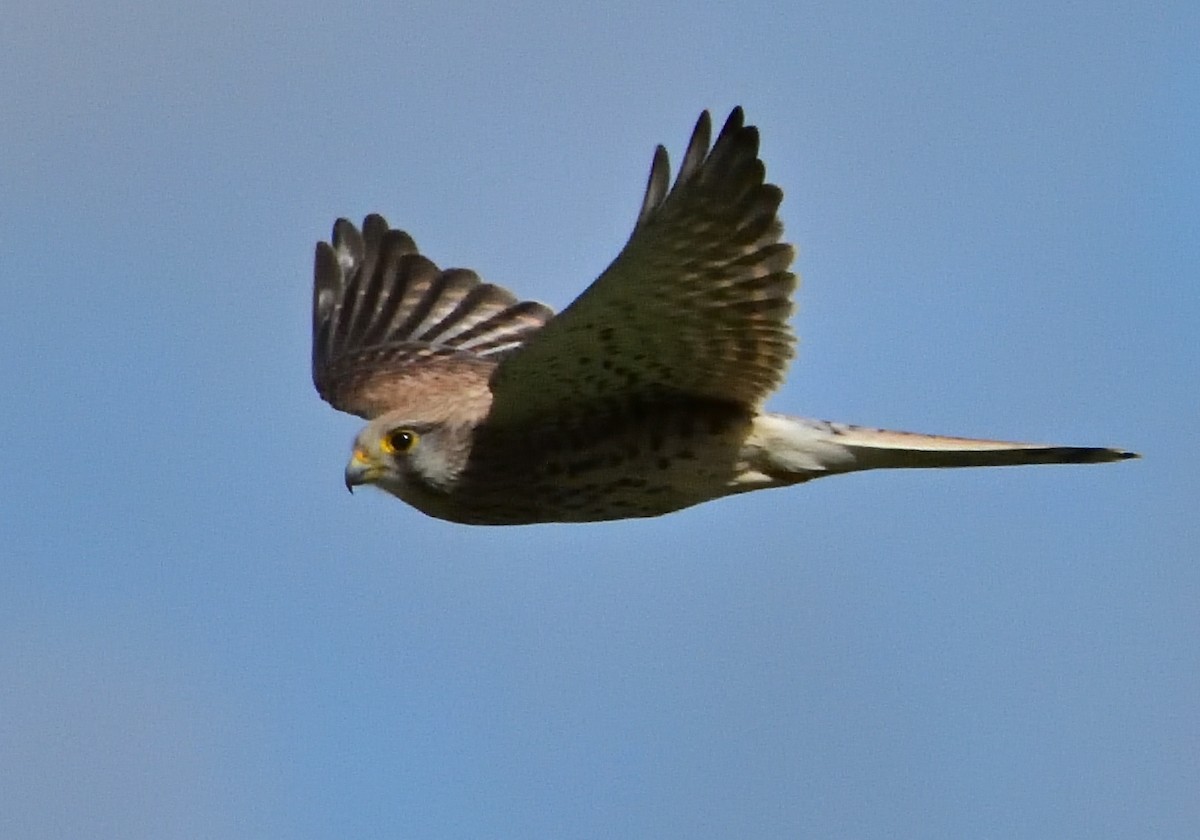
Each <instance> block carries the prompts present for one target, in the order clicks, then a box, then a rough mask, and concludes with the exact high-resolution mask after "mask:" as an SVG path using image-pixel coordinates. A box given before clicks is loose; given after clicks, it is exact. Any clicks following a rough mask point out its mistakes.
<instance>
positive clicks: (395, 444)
mask: <svg viewBox="0 0 1200 840" xmlns="http://www.w3.org/2000/svg"><path fill="white" fill-rule="evenodd" d="M380 443H381V446H382V448H383V451H384V452H386V453H387V454H389V455H403V454H404V453H405V452H408V451H410V450H411V449H412V448H413V447H414V446H416V445H417V433H416V432H414V431H413V430H412V429H392V430H391V431H390V432H388V433H387V434H386V435H384V436H383V440H382V441H381V442H380Z"/></svg>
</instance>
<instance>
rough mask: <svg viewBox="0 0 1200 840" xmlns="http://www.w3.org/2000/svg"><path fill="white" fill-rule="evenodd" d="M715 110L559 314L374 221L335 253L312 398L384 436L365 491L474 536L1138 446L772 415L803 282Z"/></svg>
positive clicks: (776, 192)
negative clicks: (830, 483) (850, 476)
mask: <svg viewBox="0 0 1200 840" xmlns="http://www.w3.org/2000/svg"><path fill="white" fill-rule="evenodd" d="M711 130H712V129H711V122H710V120H709V115H708V113H707V112H705V113H703V114H701V115H700V119H699V121H698V122H697V123H696V129H695V131H694V132H693V133H692V139H691V141H690V142H689V143H688V148H687V152H686V153H685V154H684V157H683V165H682V166H681V167H680V170H679V175H678V177H676V179H675V183H674V185H673V186H672V185H671V183H670V164H669V163H668V160H667V152H666V150H665V149H664V148H663V147H662V146H659V147H658V149H657V150H656V152H655V154H654V162H653V163H652V164H651V167H650V179H649V184H648V186H647V188H646V195H645V198H644V199H643V201H642V209H641V212H640V213H639V214H638V218H637V223H636V224H635V225H634V229H633V234H632V235H631V236H630V237H629V241H628V242H627V243H626V244H625V247H624V249H622V251H621V253H620V254H619V255H618V256H617V258H616V260H614V261H613V263H612V265H610V266H609V267H608V268H607V269H606V270H605V272H604V273H603V274H601V275H600V278H599V279H598V280H596V281H595V282H594V283H593V284H592V285H591V286H590V287H589V288H588V289H587V290H586V291H585V292H584V293H583V294H582V295H580V296H579V298H578V299H576V300H575V302H574V303H572V304H571V305H570V306H568V307H567V308H566V309H565V310H563V312H562V313H561V314H559V315H557V316H555V315H554V314H553V313H552V312H551V311H550V309H548V308H547V307H545V306H543V305H542V304H540V303H532V302H528V301H518V300H517V299H516V298H515V297H514V296H513V295H512V294H511V293H509V292H508V291H507V290H505V289H503V288H500V287H499V286H494V285H491V284H488V283H483V282H482V281H481V280H480V279H479V277H478V276H477V275H476V274H475V273H474V272H472V271H467V270H465V269H447V270H445V271H442V270H439V269H438V267H437V266H436V265H434V264H433V263H432V262H430V261H429V260H428V259H427V258H425V257H424V256H422V255H421V254H420V253H418V251H417V246H416V244H415V243H414V242H413V240H412V238H411V237H410V236H409V235H408V234H406V233H404V232H402V231H399V230H393V229H391V228H389V227H388V224H387V222H385V221H384V220H383V218H382V217H380V216H377V215H371V216H368V217H367V218H366V220H365V221H364V223H363V229H362V232H361V233H360V232H359V230H358V229H357V228H355V227H354V225H353V224H351V223H350V222H348V221H346V220H345V219H339V220H338V221H337V223H336V224H334V227H333V237H332V238H333V244H332V245H330V244H329V243H326V242H320V243H318V244H317V252H316V267H315V283H314V289H313V382H314V383H315V384H316V387H317V391H318V392H320V394H321V396H322V397H323V398H324V399H325V400H327V401H328V402H329V403H330V404H331V405H333V406H334V407H335V408H338V409H341V410H342V411H348V412H350V413H352V414H357V415H359V416H360V417H363V418H365V419H367V420H369V421H370V423H369V424H368V425H367V426H366V428H364V429H363V430H362V431H361V432H360V433H359V435H358V438H357V439H356V440H355V442H354V449H353V454H352V456H351V459H350V462H349V464H348V465H347V467H346V475H345V478H346V485H347V487H349V488H353V487H354V486H355V485H359V484H374V485H376V486H377V487H380V488H382V489H383V490H386V491H387V492H389V493H391V494H392V495H394V496H397V497H399V498H400V499H402V500H404V501H405V502H408V503H409V504H410V505H412V506H414V507H416V508H417V509H418V510H421V511H423V512H424V513H427V514H429V515H430V516H436V517H438V518H440V519H448V520H451V521H453V522H465V523H471V524H494V525H513V524H521V523H532V522H587V521H597V520H605V519H623V518H626V517H638V516H658V515H659V514H663V513H669V512H671V511H675V510H679V509H681V508H685V507H689V506H691V505H695V504H699V503H700V502H706V501H708V500H710V499H716V498H719V497H721V496H728V495H731V494H734V493H744V492H746V491H748V490H762V489H766V488H768V487H783V486H786V485H790V484H799V483H800V482H804V481H808V480H810V479H813V478H819V477H821V476H826V475H835V474H838V473H846V472H853V471H856V470H867V469H876V468H880V467H976V466H1004V465H1011V464H1046V463H1099V462H1104V461H1119V460H1122V459H1125V458H1132V457H1136V456H1135V455H1134V454H1133V453H1131V452H1124V451H1121V450H1119V449H1102V448H1085V447H1068V446H1043V445H1038V444H1030V443H1004V442H1000V441H990V440H971V439H967V438H953V437H939V436H933V435H920V434H911V433H908V432H892V431H884V430H881V429H872V428H864V427H861V426H851V425H845V424H841V423H830V422H826V421H823V420H808V419H802V418H797V417H786V416H784V415H780V414H768V413H765V412H763V411H762V404H763V401H764V400H765V399H766V397H767V395H769V394H770V393H771V392H772V391H773V390H775V388H776V387H778V385H779V384H780V382H781V381H782V379H783V375H784V372H785V371H786V369H787V366H788V363H789V360H790V359H791V357H792V354H793V348H794V344H795V338H794V336H793V334H792V330H791V328H790V327H789V326H788V323H787V322H788V318H789V316H790V315H791V312H792V301H791V298H792V292H793V291H794V290H795V288H796V277H795V275H793V274H792V273H791V272H789V271H788V267H789V265H790V264H791V262H792V255H793V252H792V247H791V246H790V245H788V244H787V243H784V242H781V241H780V237H781V235H782V233H783V228H782V225H781V224H780V222H779V220H778V219H777V218H776V212H777V210H778V208H779V203H780V201H781V200H782V198H783V193H782V191H781V190H780V189H779V188H778V187H777V186H775V185H774V184H768V183H765V181H764V177H765V169H764V167H763V163H762V161H761V160H759V158H758V131H757V129H755V128H754V127H753V126H745V125H743V120H742V110H741V109H740V108H735V109H734V111H733V113H731V114H730V115H729V119H728V120H727V121H726V123H725V126H724V128H722V129H721V133H720V135H719V136H718V137H717V142H716V144H715V145H714V146H712V148H711V150H710V148H709V140H710V135H711Z"/></svg>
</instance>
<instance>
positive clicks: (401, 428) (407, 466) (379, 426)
mask: <svg viewBox="0 0 1200 840" xmlns="http://www.w3.org/2000/svg"><path fill="white" fill-rule="evenodd" d="M468 442H469V430H468V429H460V428H458V427H455V426H452V425H448V424H446V423H429V422H417V421H414V420H412V419H409V418H405V417H399V416H394V415H390V414H389V415H384V416H382V417H379V418H377V419H375V420H373V421H372V422H371V423H370V424H369V425H368V426H367V427H366V428H364V429H363V430H362V431H361V432H359V433H358V437H357V438H355V440H354V447H353V449H352V451H351V453H350V461H349V462H348V463H347V464H346V488H347V489H348V490H350V491H351V492H353V490H354V488H355V487H358V486H360V485H363V484H373V485H375V486H376V487H378V488H379V489H381V490H386V491H387V492H388V493H391V494H392V495H393V496H398V497H400V498H401V499H403V500H404V501H406V502H408V503H409V504H411V505H414V506H416V507H418V508H423V507H425V504H423V502H425V503H426V504H427V499H428V497H429V496H430V495H431V494H437V495H442V494H445V493H447V492H449V490H450V489H451V488H452V487H453V484H454V481H455V479H456V478H457V477H458V474H459V473H460V472H461V470H462V466H463V464H464V463H465V460H466V455H467V454H468V452H469V446H468V445H467V443H468Z"/></svg>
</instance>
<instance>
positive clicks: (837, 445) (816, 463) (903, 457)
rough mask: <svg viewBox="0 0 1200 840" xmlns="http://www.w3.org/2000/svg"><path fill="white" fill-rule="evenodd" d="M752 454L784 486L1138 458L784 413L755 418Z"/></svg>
mask: <svg viewBox="0 0 1200 840" xmlns="http://www.w3.org/2000/svg"><path fill="white" fill-rule="evenodd" d="M747 449H748V450H749V451H748V453H747V454H748V456H749V457H748V460H749V461H750V464H751V466H752V468H753V469H755V470H756V471H758V472H760V473H763V474H764V475H766V476H768V477H770V478H771V479H773V480H775V481H783V482H798V481H807V480H809V479H812V478H818V477H820V476H822V475H836V474H838V473H844V472H855V471H858V470H874V469H888V468H891V469H897V468H915V467H1007V466H1017V465H1021V464H1101V463H1105V462H1108V461H1123V460H1126V459H1128V458H1137V457H1139V456H1138V455H1137V453H1134V452H1126V451H1124V450H1121V449H1106V448H1103V447H1092V446H1048V445H1045V444H1038V443H1011V442H1007V441H998V440H975V439H972V438H958V437H943V436H941V435H920V434H913V433H912V432H893V431H888V430H887V429H871V428H867V427H864V426H852V425H849V424H846V423H830V422H828V421H825V420H808V419H805V418H799V417H786V416H783V415H779V414H762V415H759V416H758V417H756V418H755V420H754V428H753V432H752V434H751V438H750V440H749V441H748V447H747Z"/></svg>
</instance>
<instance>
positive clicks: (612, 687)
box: [0, 0, 1200, 838]
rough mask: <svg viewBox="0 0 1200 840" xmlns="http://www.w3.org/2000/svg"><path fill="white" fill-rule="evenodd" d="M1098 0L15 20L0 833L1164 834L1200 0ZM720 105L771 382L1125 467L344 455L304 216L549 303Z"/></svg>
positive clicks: (1177, 725) (1179, 648) (1176, 620)
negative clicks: (781, 299)
mask: <svg viewBox="0 0 1200 840" xmlns="http://www.w3.org/2000/svg"><path fill="white" fill-rule="evenodd" d="M1095 5H1097V6H1098V7H1099V8H1091V7H1090V6H1088V5H1087V4H1082V5H1081V4H1068V3H1022V2H1018V3H1012V2H1006V3H994V4H969V6H968V5H964V4H957V3H917V4H885V3H847V4H836V5H834V4H830V5H829V6H821V5H814V4H806V3H794V4H778V6H777V7H776V6H775V5H772V4H761V3H754V2H743V3H738V4H732V3H731V4H721V5H719V4H710V5H708V6H698V5H697V4H649V5H648V4H644V3H622V2H617V3H612V4H607V5H603V6H597V7H594V8H590V9H587V10H580V9H574V8H567V7H562V6H560V5H558V4H548V3H547V4H540V3H527V4H513V5H512V6H510V7H509V8H506V9H504V10H502V11H500V10H496V9H494V8H492V7H490V6H487V5H486V4H455V3H405V4H380V5H377V6H372V5H362V4H353V3H351V4H335V5H330V4H313V3H307V2H303V0H302V2H299V3H261V4H253V5H251V6H249V7H247V6H244V5H243V4H233V3H216V4H208V5H202V6H197V5H195V4H151V3H144V2H124V3H122V2H117V3H109V4H93V5H92V6H87V7H84V8H77V7H76V6H77V4H57V3H53V2H52V3H49V4H40V5H34V4H26V5H25V6H22V7H19V8H17V7H14V9H12V10H10V11H9V13H8V14H7V15H6V21H5V27H4V32H3V34H0V47H2V49H0V77H3V78H4V79H5V83H4V85H3V86H0V113H3V115H4V118H3V120H0V149H3V154H2V155H0V222H2V227H0V230H2V231H3V233H2V234H0V238H2V241H3V244H4V261H3V264H2V266H0V290H2V291H3V300H4V306H3V307H0V351H2V352H0V387H2V389H3V393H5V394H6V395H8V398H7V399H6V401H5V408H4V409H3V411H0V454H2V457H3V463H4V468H3V469H2V470H0V537H2V538H3V546H4V547H3V560H2V561H0V639H3V640H4V643H3V645H2V646H0V802H3V803H4V805H3V807H0V835H2V836H4V837H13V838H17V837H20V838H58V837H89V838H109V837H112V838H130V837H153V838H176V837H178V838H185V837H187V838H191V837H223V838H243V837H244V838H262V837H288V838H342V837H355V838H371V837H421V838H480V837H497V838H508V837H513V838H527V837H555V838H600V837H605V838H607V837H659V838H665V837H687V838H698V837H755V838H772V837H779V838H784V837H787V838H793V837H825V838H843V837H844V838H876V837H878V838H883V837H888V838H891V837H923V838H963V837H997V838H999V837H1023V838H1104V837H1114V838H1115V837H1121V838H1128V837H1156V838H1160V837H1194V836H1197V835H1198V834H1200V805H1197V796H1196V792H1197V790H1200V712H1198V711H1197V709H1198V708H1200V705H1198V701H1200V646H1198V644H1197V640H1198V639H1200V609H1198V607H1197V605H1198V604H1200V563H1197V560H1198V559H1200V558H1198V556H1197V555H1198V553H1200V551H1198V549H1200V530H1198V528H1197V524H1196V523H1197V515H1196V502H1197V498H1198V497H1200V481H1198V480H1197V474H1198V472H1200V469H1198V468H1200V463H1198V461H1200V459H1198V457H1197V454H1196V447H1195V445H1194V440H1193V439H1194V430H1195V427H1196V424H1197V421H1200V387H1198V386H1200V381H1198V379H1200V376H1198V374H1197V371H1198V370H1200V343H1198V342H1197V340H1196V329H1197V326H1198V325H1200V295H1198V294H1197V288H1196V267H1197V265H1198V264H1200V259H1198V257H1200V253H1198V252H1200V247H1198V244H1197V243H1198V242H1200V236H1198V235H1197V234H1198V233H1200V231H1198V230H1197V219H1198V218H1200V200H1198V195H1200V190H1198V187H1200V177H1198V175H1200V173H1198V171H1197V170H1198V166H1197V157H1196V148H1197V140H1198V132H1197V129H1198V128H1200V72H1198V67H1200V65H1197V62H1196V60H1195V44H1196V43H1197V41H1198V36H1200V25H1198V24H1200V20H1198V15H1197V12H1196V11H1195V9H1194V7H1193V4H1187V3H1178V4H1147V3H1128V4H1117V3H1112V4H1095ZM737 104H741V105H743V106H744V107H745V108H746V112H747V117H748V119H749V121H751V122H753V123H755V124H757V125H758V126H759V127H760V128H761V130H762V136H763V142H762V146H763V155H764V159H765V160H766V162H767V167H768V173H769V176H770V178H771V179H772V180H773V181H774V182H776V183H778V184H779V185H780V186H781V187H782V188H783V189H784V192H785V200H784V204H783V208H782V217H783V220H784V222H785V225H786V229H787V234H788V237H789V239H790V240H791V241H793V242H795V243H796V244H797V245H798V247H799V251H800V256H799V259H798V261H797V269H798V271H799V272H800V273H801V274H802V276H803V286H802V288H801V292H800V295H799V304H800V305H799V310H798V314H797V316H796V321H795V323H796V326H797V330H798V332H799V333H800V335H801V337H802V339H801V348H800V355H799V358H798V361H797V363H796V365H795V366H794V368H793V371H792V375H791V377H790V379H789V380H788V383H787V384H786V385H785V386H784V387H783V388H782V389H781V391H780V392H779V393H778V394H777V395H776V397H775V398H774V399H773V400H772V402H771V403H770V406H771V408H773V409H774V410H777V411H783V412H787V413H793V414H801V415H809V416H816V417H825V418H829V419H836V420H845V421H850V422H860V423H866V424H873V425H885V426H891V427H896V428H905V429H913V430H918V431H929V432H941V433H953V434H963V435H977V436H992V437H1006V438H1017V439H1033V440H1048V441H1054V442H1061V443H1071V444H1091V445H1117V446H1123V447H1128V448H1132V449H1136V450H1139V451H1141V452H1143V453H1144V455H1145V458H1144V460H1142V461H1139V462H1132V463H1126V464H1117V465H1109V466H1103V467H1060V468H1027V469H1019V470H970V471H954V472H948V471H938V472H932V473H931V472H924V473H922V472H894V473H890V474H879V473H876V474H866V475H861V476H851V477H847V478H838V479H833V480H830V481H821V482H816V483H814V484H811V485H808V486H805V487H800V488H793V489H789V490H785V491H774V492H770V493H760V494H752V495H750V496H746V497H741V498H737V499H729V500H725V501H722V502H718V503H714V504H710V505H706V506H703V507H700V508H695V509H692V510H689V511H685V512H682V513H679V514H676V515H673V516H670V517H665V518H662V519H658V520H648V521H640V522H624V523H613V524H604V525H594V526H538V527H531V528H518V529H479V528H467V527H462V526H453V525H449V524H446V523H442V522H438V521H434V520H431V519H427V518H424V517H422V516H421V515H420V514H418V513H416V512H415V511H413V510H411V509H409V508H406V507H405V506H403V505H401V504H399V503H398V502H395V501H394V500H391V499H389V498H387V497H385V496H383V495H382V494H376V493H359V494H356V495H355V496H354V497H351V496H349V495H347V494H346V492H345V489H344V488H343V486H342V479H341V470H342V466H343V464H344V462H345V459H346V456H347V453H348V447H349V443H350V440H351V439H352V437H353V435H354V434H355V432H356V431H357V429H358V427H359V423H358V421H357V419H355V418H352V417H348V416H345V415H339V414H337V413H336V412H334V411H333V410H331V409H330V408H328V407H327V406H325V405H324V404H323V403H321V402H320V401H319V400H318V399H317V397H316V395H315V393H314V392H313V391H312V388H311V385H310V383H309V373H308V353H309V348H308V342H309V312H308V307H309V301H310V294H311V292H310V272H311V259H312V248H313V243H314V242H315V241H316V240H317V239H318V238H325V237H327V235H328V233H329V228H330V225H331V223H332V221H333V219H334V218H335V217H337V216H341V215H345V216H350V217H351V218H355V219H358V218H361V216H362V215H364V214H365V213H368V212H372V211H379V212H383V213H384V214H385V215H387V216H388V218H389V219H390V220H391V221H392V222H393V223H394V224H397V225H398V226H401V227H405V228H407V229H408V230H409V231H411V232H412V233H413V235H414V236H415V238H416V240H417V242H418V243H419V244H420V245H421V246H422V248H423V250H424V251H425V252H426V253H427V254H429V255H430V256H431V257H432V258H433V259H435V260H436V261H438V262H439V263H441V264H442V265H457V266H468V267H472V268H474V269H476V270H477V271H479V272H480V273H481V274H482V275H483V276H484V277H486V278H487V279H489V280H491V281H493V282H498V283H501V284H504V285H507V286H510V287H511V288H513V289H514V290H516V291H517V292H518V293H519V294H521V295H522V296H525V297H532V298H537V299H541V300H544V301H546V302H547V303H549V304H551V305H553V306H555V307H561V306H563V305H565V304H566V303H568V302H569V301H570V300H571V299H572V298H573V297H574V296H575V295H576V294H577V293H578V292H579V291H581V290H582V289H583V288H584V286H585V285H586V284H587V283H588V282H589V281H590V280H591V279H592V278H593V277H595V276H596V274H597V273H598V272H599V271H600V270H601V269H602V268H603V267H604V266H605V265H606V264H607V262H608V260H610V259H611V258H612V257H613V256H614V255H615V253H616V252H617V250H618V249H619V247H620V246H621V244H622V243H623V242H624V240H625V237H626V236H627V235H628V232H629V230H630V228H631V226H632V223H633V220H634V217H635V215H636V213H637V209H638V207H639V206H640V201H641V195H642V189H643V186H644V182H645V176H646V172H647V170H648V167H649V163H650V159H651V154H652V151H653V149H654V145H655V144H656V143H660V142H661V143H665V144H666V145H667V147H668V149H669V150H670V152H671V153H672V156H673V158H674V159H675V160H676V161H677V160H678V159H679V158H680V156H681V154H682V150H683V146H684V144H685V143H686V140H687V138H688V134H689V132H690V130H691V127H692V124H693V122H694V121H695V118H696V115H697V114H698V113H699V111H700V110H701V109H703V108H710V109H712V110H713V111H714V114H715V116H716V118H717V120H718V121H720V120H721V119H723V118H724V116H725V114H726V113H727V112H728V110H729V108H731V107H732V106H734V105H737Z"/></svg>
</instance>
